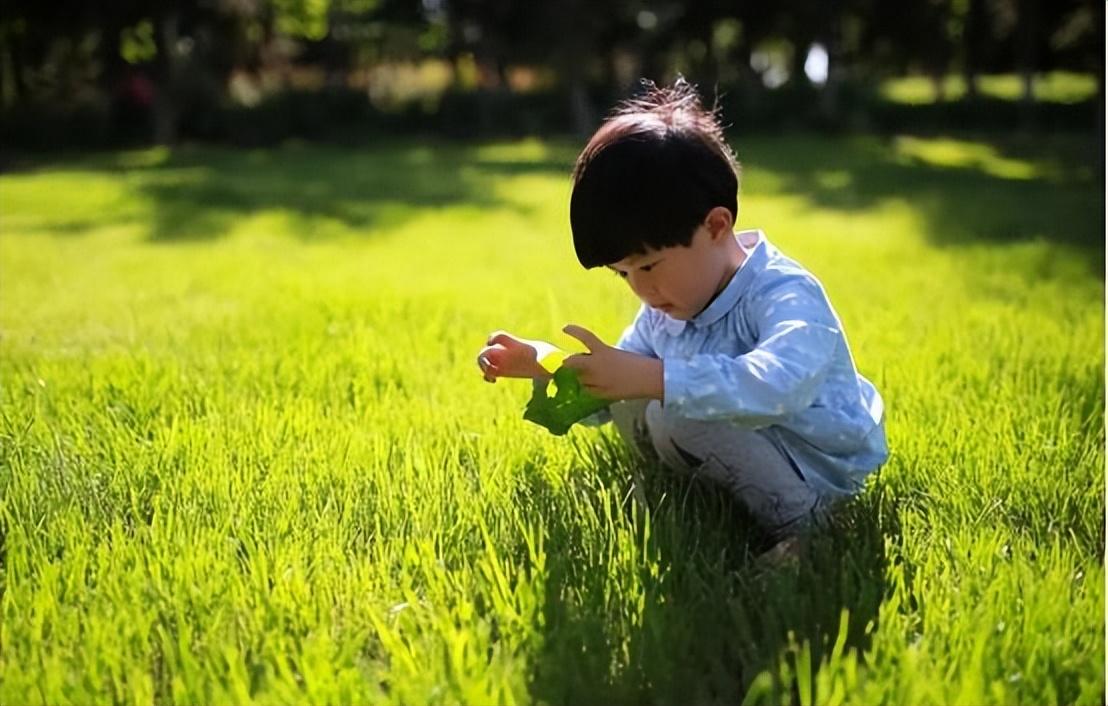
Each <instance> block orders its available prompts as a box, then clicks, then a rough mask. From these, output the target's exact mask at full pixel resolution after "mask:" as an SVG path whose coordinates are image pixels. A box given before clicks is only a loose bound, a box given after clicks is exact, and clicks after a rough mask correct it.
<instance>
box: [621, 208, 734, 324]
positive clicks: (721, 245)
mask: <svg viewBox="0 0 1108 706" xmlns="http://www.w3.org/2000/svg"><path fill="white" fill-rule="evenodd" d="M729 226H730V223H728V227H727V228H725V229H716V230H715V231H713V230H710V229H709V227H708V226H706V225H701V226H699V227H698V228H697V229H696V232H695V233H694V234H693V238H692V242H691V243H689V245H688V247H684V246H680V245H678V246H673V247H668V248H661V249H659V250H650V251H649V252H647V253H645V254H639V255H628V256H627V257H625V258H623V259H622V260H620V261H619V262H614V263H612V264H611V265H608V267H609V269H612V270H614V271H615V272H617V273H618V274H619V275H620V277H623V278H624V279H626V280H627V284H629V285H630V286H631V291H633V292H634V293H635V296H637V297H638V298H639V299H641V300H642V301H643V303H645V304H646V305H647V306H650V307H653V308H655V309H658V310H659V311H663V312H665V313H666V314H667V315H669V316H670V317H672V318H674V319H681V320H688V319H692V318H693V317H695V316H696V315H697V314H699V313H700V312H701V311H703V310H704V308H705V307H706V306H708V304H709V303H710V302H711V301H712V299H713V298H715V296H716V294H718V293H719V292H720V290H722V289H723V288H724V287H725V286H726V285H727V282H728V281H729V280H730V279H731V275H733V274H734V273H735V270H736V269H738V266H739V265H740V264H742V260H743V258H744V256H743V253H742V250H741V248H739V247H738V245H737V244H736V243H735V239H734V236H733V235H732V234H731V229H730V227H729Z"/></svg>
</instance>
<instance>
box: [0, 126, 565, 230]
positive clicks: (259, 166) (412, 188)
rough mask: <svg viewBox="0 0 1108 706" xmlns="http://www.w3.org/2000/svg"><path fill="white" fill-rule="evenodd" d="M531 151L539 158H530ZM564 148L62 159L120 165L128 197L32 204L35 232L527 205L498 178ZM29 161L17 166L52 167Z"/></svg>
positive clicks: (207, 152)
mask: <svg viewBox="0 0 1108 706" xmlns="http://www.w3.org/2000/svg"><path fill="white" fill-rule="evenodd" d="M536 152H538V153H541V155H542V156H539V157H537V158H536ZM572 159H573V155H572V154H568V153H567V154H560V153H557V152H556V151H555V150H548V149H545V148H542V149H538V150H535V149H526V147H525V148H524V150H523V152H520V153H516V152H513V149H512V147H510V146H509V147H508V148H507V149H504V150H500V151H496V150H492V151H490V150H488V149H485V148H483V147H482V146H480V145H470V144H466V143H452V142H427V141H424V142H414V141H409V142H401V143H396V144H392V145H389V146H387V147H374V148H370V149H358V148H345V149H344V148H342V147H338V146H318V145H296V144H293V145H286V146H283V147H278V148H273V149H257V150H245V151H244V150H229V149H221V148H206V147H186V148H182V149H179V150H175V151H165V152H162V153H160V154H159V153H158V152H156V151H151V152H146V153H117V154H98V155H92V156H83V157H77V158H73V159H70V160H65V161H63V163H62V168H72V169H76V170H78V171H87V172H92V173H108V174H119V175H120V177H121V178H123V179H125V180H126V181H127V187H128V191H129V193H130V194H133V195H134V196H135V197H136V202H137V203H132V204H131V206H130V207H120V208H115V209H112V208H106V209H102V210H101V209H98V210H97V212H96V215H95V216H94V217H85V218H66V217H65V216H64V213H63V214H60V215H59V214H41V216H40V221H41V223H40V224H39V226H38V227H37V228H36V229H37V230H48V231H49V232H52V233H61V234H74V235H79V234H81V233H83V232H85V231H87V230H89V229H92V228H99V227H104V226H113V225H130V224H141V225H143V226H145V227H146V228H147V229H148V232H149V239H150V240H152V241H155V242H175V241H205V240H215V239H218V238H220V237H223V236H226V235H228V234H229V233H230V232H231V231H232V229H233V228H234V227H235V226H236V225H237V224H238V223H240V222H242V221H243V220H244V219H247V218H249V217H252V216H255V215H259V214H275V215H277V216H278V217H280V218H285V219H289V221H291V222H290V223H288V224H287V225H282V226H281V230H282V231H288V232H292V233H296V234H297V236H298V237H300V238H302V239H304V240H313V239H318V238H323V237H326V236H327V234H329V233H332V232H334V231H333V226H334V225H339V226H342V227H345V228H347V229H351V230H354V231H358V232H359V233H358V234H360V235H371V234H372V231H373V230H374V229H378V228H381V227H390V226H396V225H399V224H401V223H403V222H404V221H405V220H407V219H409V218H413V217H416V216H419V215H420V214H421V213H424V212H425V211H427V210H434V209H439V208H443V207H447V206H454V205H466V206H468V207H472V208H476V209H482V208H504V207H509V208H514V209H516V210H522V211H527V210H528V209H529V206H527V204H526V203H525V200H524V199H512V200H510V201H509V200H506V199H504V198H501V197H500V196H498V191H497V186H498V185H499V183H500V182H501V181H502V180H503V179H504V178H507V177H513V176H521V175H528V174H552V175H556V176H565V178H567V179H568V176H569V173H570V169H571V166H572ZM55 167H56V165H42V166H35V165H27V166H24V167H22V168H19V167H17V168H16V169H15V171H17V172H18V171H22V172H31V171H37V170H39V169H45V170H50V169H54V168H55Z"/></svg>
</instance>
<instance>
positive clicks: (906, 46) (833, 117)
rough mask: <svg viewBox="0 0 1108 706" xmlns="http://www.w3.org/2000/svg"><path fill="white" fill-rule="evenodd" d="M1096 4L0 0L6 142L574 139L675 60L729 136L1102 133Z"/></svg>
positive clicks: (998, 0)
mask: <svg viewBox="0 0 1108 706" xmlns="http://www.w3.org/2000/svg"><path fill="white" fill-rule="evenodd" d="M1104 7H1105V5H1104V3H1103V2H1101V0H1062V1H1058V2H1055V1H1048V0H905V1H904V2H889V1H888V0H781V1H779V2H724V1H722V0H703V1H700V2H692V1H689V2H665V1H652V0H591V1H587V0H553V1H550V2H521V1H513V0H193V1H191V2H169V1H166V0H154V1H153V2H143V1H140V0H93V1H91V2H90V1H87V0H85V1H82V0H59V1H55V2H42V1H41V0H37V1H36V0H8V1H7V2H5V4H4V6H3V10H2V14H0V141H2V144H3V147H4V148H5V149H16V150H18V149H47V148H55V147H63V148H71V147H100V146H116V145H124V144H147V143H152V142H157V143H170V144H171V143H175V142H178V141H180V140H184V139H190V140H191V139H199V140H209V141H218V142H228V143H232V144H243V145H256V144H268V143H273V142H277V141H280V140H282V139H286V138H290V137H300V138H309V139H332V140H336V139H338V140H345V139H358V138H360V137H364V136H367V135H381V134H394V133H419V134H432V133H433V134H443V135H447V136H458V137H483V136H504V135H520V134H552V133H566V132H577V133H582V132H587V131H589V130H590V129H591V128H592V127H594V126H595V124H596V123H597V121H598V120H599V119H600V118H601V117H602V116H603V112H604V110H606V109H607V108H608V107H609V106H610V105H611V104H612V102H613V101H615V100H617V99H618V98H621V97H624V96H626V95H628V94H629V93H631V92H633V91H634V90H635V87H636V85H637V81H638V79H639V78H640V77H650V78H652V79H655V80H657V81H659V82H662V81H669V80H672V78H673V77H675V76H676V75H678V74H683V75H684V76H686V77H687V78H688V79H689V80H690V81H692V82H694V83H696V84H698V85H699V86H700V88H701V91H702V92H703V93H704V94H705V95H706V97H707V99H708V100H709V101H711V100H713V99H715V98H717V97H718V100H719V103H720V105H721V107H722V108H723V109H724V111H725V115H726V116H727V118H728V121H729V122H730V123H731V124H732V125H734V126H736V127H737V128H739V129H742V130H779V129H791V128H808V129H810V128H818V129H829V130H869V131H889V130H905V129H911V130H943V129H950V128H959V129H966V128H969V129H974V128H978V129H987V130H992V129H1015V128H1020V129H1025V130H1041V131H1047V130H1076V131H1082V132H1086V131H1088V132H1093V133H1094V134H1097V135H1099V136H1101V137H1103V105H1104V100H1103V96H1104V65H1103V61H1104V29H1103V28H1104V15H1103V13H1104Z"/></svg>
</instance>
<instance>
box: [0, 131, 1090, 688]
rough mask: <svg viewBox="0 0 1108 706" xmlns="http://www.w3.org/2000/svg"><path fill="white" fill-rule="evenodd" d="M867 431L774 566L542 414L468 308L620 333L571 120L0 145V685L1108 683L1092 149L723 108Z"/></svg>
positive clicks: (536, 325) (494, 318) (709, 513)
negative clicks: (492, 372) (792, 550)
mask: <svg viewBox="0 0 1108 706" xmlns="http://www.w3.org/2000/svg"><path fill="white" fill-rule="evenodd" d="M732 141H733V143H734V145H735V147H736V150H737V151H738V154H739V158H740V160H741V161H742V162H743V164H744V186H743V195H742V200H741V203H742V206H741V209H742V212H741V214H740V219H739V221H740V223H739V227H740V228H746V227H761V228H763V229H764V230H765V231H766V233H767V234H768V236H769V237H770V238H771V239H772V240H773V241H774V242H775V243H776V244H777V245H778V246H779V247H781V248H782V249H783V250H784V251H785V252H786V253H788V254H791V255H793V256H795V257H797V258H798V259H800V260H801V261H803V262H804V263H805V264H807V265H808V266H809V267H810V268H811V269H812V270H813V271H814V272H815V273H816V274H817V275H818V276H820V278H821V279H822V281H823V283H824V285H825V286H826V288H827V290H828V292H829V294H830V296H831V299H832V301H833V302H834V304H835V305H836V307H837V309H838V311H839V314H840V315H841V318H842V319H843V322H844V325H845V327H846V330H847V332H848V334H849V339H850V342H851V346H852V348H853V351H854V354H855V359H856V361H857V363H858V366H859V368H860V370H861V372H862V373H863V374H865V375H866V376H867V377H869V378H870V379H871V380H873V381H875V383H876V384H877V385H878V387H879V389H880V390H881V391H882V393H883V395H884V397H885V400H886V403H887V409H888V433H889V441H890V446H891V449H892V456H891V458H890V460H889V462H888V464H887V465H886V466H885V467H884V468H883V469H882V470H881V471H880V473H879V474H877V475H876V476H874V477H872V478H871V480H870V483H869V484H868V485H867V488H866V490H865V492H864V493H863V494H862V495H861V496H860V497H859V498H858V499H857V501H856V502H854V503H853V504H851V505H850V506H849V507H848V508H846V510H845V511H844V512H843V513H842V514H841V515H840V517H839V518H838V519H837V522H836V526H835V527H834V528H833V530H832V531H831V532H829V533H828V534H826V535H825V536H822V537H820V538H818V539H817V541H816V542H815V544H814V546H813V548H812V551H811V555H810V556H808V557H806V558H805V561H804V564H803V565H802V567H801V569H800V570H799V571H798V572H796V573H791V572H788V571H784V572H778V573H772V572H769V573H767V572H760V571H758V570H756V569H755V565H754V564H753V553H754V551H755V550H756V547H755V545H754V544H753V540H752V539H751V537H752V532H751V531H750V529H749V524H748V522H747V519H746V518H745V517H744V515H743V512H742V510H741V509H740V508H739V507H737V506H736V505H735V504H733V503H732V502H731V501H730V500H728V499H727V498H725V497H722V496H721V495H720V494H719V493H717V492H716V491H715V490H713V489H712V488H708V487H704V486H701V485H699V484H697V483H695V482H690V481H687V480H685V479H682V478H677V477H673V476H671V475H669V474H668V473H666V472H665V471H664V470H662V469H659V468H654V467H646V468H636V467H635V466H634V465H633V464H631V463H630V461H629V459H628V457H627V455H626V453H625V452H624V451H622V450H621V448H620V447H619V445H618V443H617V442H616V437H615V435H614V433H613V431H612V430H611V429H576V430H574V431H573V432H571V434H570V435H569V436H568V437H566V438H555V437H551V436H549V435H547V434H546V433H545V431H544V430H542V429H540V428H538V427H535V426H533V425H530V424H529V423H527V422H525V421H523V420H522V419H521V418H520V415H521V412H522V407H523V404H524V402H525V400H526V398H527V396H528V394H529V388H528V386H527V385H525V384H518V383H517V384H514V385H513V384H512V383H511V382H510V381H509V382H505V383H501V384H497V385H495V386H490V385H487V384H485V383H483V382H482V381H481V378H480V375H479V374H478V372H477V369H476V367H475V365H474V356H475V354H476V352H477V349H478V347H479V346H480V345H481V344H482V342H483V341H484V338H485V336H486V335H487V334H488V332H489V331H491V330H494V329H497V328H504V329H508V330H511V331H513V332H516V333H518V334H520V335H524V336H528V337H536V338H548V339H550V340H555V341H558V342H563V343H564V342H565V339H562V338H560V337H559V336H560V334H558V331H559V330H560V328H561V326H562V325H563V324H564V323H567V322H576V323H580V324H584V325H586V326H589V327H591V328H593V330H595V331H597V332H598V333H599V334H600V335H601V336H602V337H604V338H606V339H607V340H609V341H610V340H613V339H614V338H615V337H616V336H617V335H618V334H619V332H620V331H621V330H622V327H623V326H624V325H625V324H626V323H627V322H628V321H629V319H630V317H631V316H632V314H633V313H634V311H635V310H636V308H637V305H636V302H635V301H634V300H633V298H632V296H631V295H630V293H629V292H628V291H626V287H625V285H624V284H623V283H622V282H621V281H619V280H618V279H617V278H615V277H613V276H611V275H610V274H603V273H600V272H597V271H594V272H585V271H582V270H580V268H579V267H578V266H577V264H576V261H575V260H574V258H573V253H572V247H571V244H570V238H569V230H568V219H567V200H568V193H569V183H568V172H569V165H570V163H571V161H572V158H573V156H574V145H573V144H571V143H560V142H554V143H539V142H520V143H512V144H481V145H459V144H451V143H417V142H411V143H407V144H399V145H391V146H388V147H380V148H373V149H370V148H363V149H343V148H331V147H317V146H296V145H291V146H286V147H283V148H281V149H275V150H267V151H255V152H232V151H222V150H214V149H213V150H208V149H200V148H189V149H182V150H179V151H175V152H168V151H162V150H148V151H139V152H123V153H112V154H101V155H94V156H87V155H76V156H72V157H69V158H66V159H57V160H53V161H51V162H28V163H24V164H18V165H15V167H14V168H12V169H11V170H9V172H8V173H6V174H2V175H0V336H2V338H0V344H2V354H0V380H2V386H0V412H2V415H0V543H2V547H3V557H2V560H3V564H2V567H0V592H2V599H0V606H2V621H3V622H2V626H0V702H2V703H5V704H17V703H20V704H22V703H50V704H63V703H82V704H85V703H108V702H126V703H150V702H158V703H168V702H173V703H221V704H225V703H251V702H254V703H264V704H275V703H303V702H313V703H340V702H342V703H350V702H375V703H403V704H416V703H427V702H430V703H457V702H462V703H473V704H477V703H498V702H503V703H518V702H533V703H551V704H554V703H653V702H658V703H706V702H724V703H736V702H739V701H742V700H744V699H745V700H746V701H748V702H750V703H779V702H782V703H787V702H800V703H804V704H808V703H820V704H838V703H878V702H884V703H893V704H933V703H960V704H971V703H1027V704H1039V703H1085V704H1093V703H1103V702H1104V698H1105V686H1104V660H1105V652H1104V634H1105V622H1104V564H1103V548H1104V509H1105V507H1104V476H1103V468H1104V441H1105V438H1104V415H1103V410H1104V403H1105V399H1104V350H1103V341H1104V308H1103V302H1104V279H1103V273H1104V239H1103V227H1104V224H1103V213H1104V211H1103V191H1102V189H1103V184H1102V182H1101V180H1100V178H1099V177H1098V176H1096V175H1095V171H1094V170H1096V169H1098V168H1097V167H1096V166H1095V165H1092V164H1085V163H1084V161H1083V160H1086V159H1092V158H1091V157H1090V156H1089V155H1091V154H1094V153H1093V152H1091V151H1090V149H1091V147H1090V146H1089V145H1086V144H1084V143H1083V142H1082V141H1081V140H1079V139H1077V138H1067V137H1054V138H1049V139H1048V138H1043V137H1037V138H1034V139H1031V138H1026V139H1016V138H1009V139H996V138H995V137H994V138H983V137H961V138H908V137H903V138H897V139H878V138H841V139H827V138H818V137H806V136H794V137H786V138H746V137H743V136H742V135H738V136H736V135H732Z"/></svg>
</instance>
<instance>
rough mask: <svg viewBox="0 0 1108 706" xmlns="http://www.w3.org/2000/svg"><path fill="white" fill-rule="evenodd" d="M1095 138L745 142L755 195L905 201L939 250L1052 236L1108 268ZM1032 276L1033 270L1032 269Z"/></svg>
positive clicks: (860, 205) (830, 205)
mask: <svg viewBox="0 0 1108 706" xmlns="http://www.w3.org/2000/svg"><path fill="white" fill-rule="evenodd" d="M1095 144H1096V143H1095V140H1093V139H1092V138H1090V137H1086V136H1084V135H1080V134H1074V135H1060V136H1020V135H985V136H982V135H968V136H960V137H956V138H945V137H928V138H911V137H893V138H887V139H885V138H876V137H865V138H844V139H842V140H835V141H829V140H828V139H826V138H823V137H819V136H812V135H808V136H805V135H800V136H794V137H791V138H789V139H781V140H772V141H766V140H760V139H751V140H749V141H745V140H739V141H738V145H737V146H738V156H739V158H740V160H741V161H742V162H743V163H744V165H745V166H746V167H747V168H748V170H749V174H750V178H749V181H748V182H747V187H746V188H747V189H751V190H752V191H753V193H751V194H750V195H749V196H748V198H752V199H756V198H757V197H758V191H759V190H760V189H761V188H762V187H761V186H760V184H759V179H760V175H762V174H764V175H765V183H766V184H767V185H769V186H768V190H769V191H771V192H773V193H785V194H797V195H800V196H802V197H803V198H804V199H805V200H806V201H808V202H809V203H811V205H812V206H813V207H815V208H820V209H829V210H837V211H848V212H855V211H857V212H861V211H865V210H867V209H871V208H874V207H875V206H878V205H879V204H881V203H882V202H886V201H889V200H899V201H903V202H905V203H907V204H908V205H909V206H910V207H911V208H912V209H913V210H914V211H915V212H916V213H918V214H919V215H920V216H921V218H922V219H923V221H924V224H925V232H926V235H927V237H928V238H929V239H930V240H931V241H932V242H934V243H935V244H937V245H940V246H954V245H973V244H981V245H994V244H1003V243H1014V242H1021V241H1030V240H1039V239H1041V240H1045V241H1047V242H1049V243H1053V244H1056V245H1059V246H1061V247H1062V248H1064V249H1066V250H1067V251H1069V252H1070V253H1072V254H1074V255H1075V256H1077V257H1080V258H1083V259H1085V260H1086V261H1087V262H1088V264H1089V266H1090V271H1091V273H1095V274H1097V275H1098V276H1099V277H1103V273H1104V180H1103V173H1102V172H1101V171H1100V170H1099V169H1098V167H1097V164H1098V162H1097V157H1096V154H1095V153H1094V152H1093V151H1092V150H1093V148H1094V146H1095ZM1032 274H1034V273H1032Z"/></svg>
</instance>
